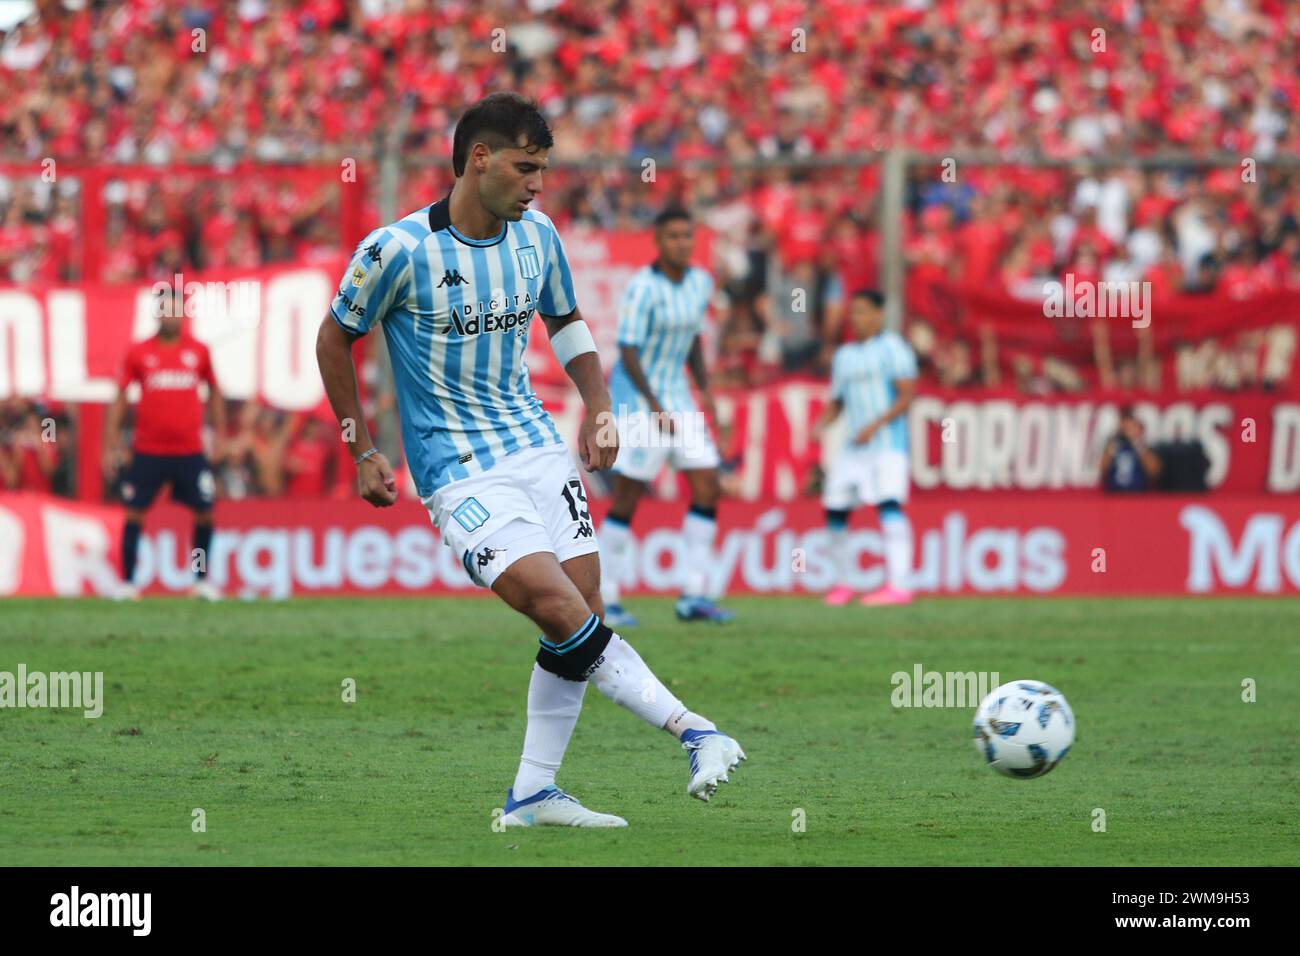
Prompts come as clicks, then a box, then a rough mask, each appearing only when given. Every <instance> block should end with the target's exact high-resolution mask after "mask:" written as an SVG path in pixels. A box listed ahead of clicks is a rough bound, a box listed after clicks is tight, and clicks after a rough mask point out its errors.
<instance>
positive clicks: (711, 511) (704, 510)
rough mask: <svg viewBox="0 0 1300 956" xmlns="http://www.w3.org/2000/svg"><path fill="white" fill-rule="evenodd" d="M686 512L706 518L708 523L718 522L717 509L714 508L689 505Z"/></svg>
mask: <svg viewBox="0 0 1300 956" xmlns="http://www.w3.org/2000/svg"><path fill="white" fill-rule="evenodd" d="M686 510H687V511H688V512H690V513H691V514H693V515H699V516H700V517H701V518H708V519H709V520H710V521H717V520H718V509H717V507H716V506H714V507H707V506H705V505H691V506H690V507H689V508H687V509H686Z"/></svg>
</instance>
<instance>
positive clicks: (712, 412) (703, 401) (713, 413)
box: [700, 392, 718, 431]
mask: <svg viewBox="0 0 1300 956" xmlns="http://www.w3.org/2000/svg"><path fill="white" fill-rule="evenodd" d="M700 405H702V406H703V408H702V409H701V410H702V411H703V412H704V417H705V418H706V419H708V422H709V424H710V425H712V426H713V428H714V430H715V431H716V430H717V427H718V405H717V402H715V401H714V400H713V395H712V394H711V393H709V392H705V393H704V394H703V395H701V396H700Z"/></svg>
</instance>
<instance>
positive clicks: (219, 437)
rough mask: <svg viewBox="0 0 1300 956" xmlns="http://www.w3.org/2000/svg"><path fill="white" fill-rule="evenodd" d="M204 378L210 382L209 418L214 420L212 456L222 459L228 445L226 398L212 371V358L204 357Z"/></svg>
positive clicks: (211, 420)
mask: <svg viewBox="0 0 1300 956" xmlns="http://www.w3.org/2000/svg"><path fill="white" fill-rule="evenodd" d="M204 378H205V380H206V381H207V383H208V420H209V421H210V422H212V457H213V458H215V459H218V460H219V459H221V457H222V456H223V455H224V453H225V446H226V399H225V396H224V395H222V394H221V388H220V386H218V385H217V376H216V374H215V373H214V372H213V371H212V358H211V356H205V358H204Z"/></svg>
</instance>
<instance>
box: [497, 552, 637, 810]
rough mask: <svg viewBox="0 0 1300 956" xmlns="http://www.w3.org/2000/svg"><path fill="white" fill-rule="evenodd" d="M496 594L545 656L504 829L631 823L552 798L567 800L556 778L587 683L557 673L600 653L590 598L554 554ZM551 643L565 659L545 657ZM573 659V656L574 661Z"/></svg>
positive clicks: (531, 688) (531, 559) (533, 560)
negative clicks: (536, 635)
mask: <svg viewBox="0 0 1300 956" xmlns="http://www.w3.org/2000/svg"><path fill="white" fill-rule="evenodd" d="M529 533H530V534H537V535H539V536H540V537H542V538H545V532H544V531H542V529H540V528H536V529H535V530H533V531H530V532H529ZM547 540H549V539H547ZM516 546H518V545H516ZM599 562H600V559H599V558H598V557H597V556H596V555H594V554H593V555H591V563H594V564H595V565H596V573H595V574H592V575H590V577H591V578H592V579H593V580H592V582H591V584H592V587H594V589H595V595H594V599H595V601H596V603H597V604H598V605H599V602H600V575H599ZM492 590H493V591H495V592H496V593H497V594H498V595H499V596H500V597H501V598H502V600H504V601H505V602H506V603H507V604H509V605H510V606H511V607H513V608H514V609H515V610H517V611H519V612H520V613H522V614H525V615H526V616H528V617H529V618H530V619H531V620H532V621H533V623H534V624H537V626H538V627H540V628H542V632H543V636H542V638H541V640H542V642H543V645H542V646H543V650H541V651H539V652H538V659H537V660H536V661H535V662H534V663H533V672H532V676H531V677H530V678H529V681H528V724H527V728H526V729H525V731H524V749H523V753H522V754H521V755H520V758H519V769H518V771H517V772H516V774H515V780H514V784H513V785H512V786H511V788H510V790H509V792H508V793H507V794H506V808H505V809H506V815H505V822H506V825H507V826H509V825H516V824H517V825H525V826H530V825H539V824H552V825H555V824H558V825H566V826H574V825H581V826H624V825H626V821H623V820H621V818H619V817H614V816H611V815H609V814H596V813H593V812H592V811H588V810H586V809H585V808H583V807H581V805H580V804H577V803H576V801H569V800H563V799H561V798H559V797H556V798H554V799H549V800H548V799H547V797H548V796H549V795H551V794H562V793H563V791H561V790H559V789H558V788H557V787H556V784H555V776H556V774H557V773H558V772H559V769H560V765H561V764H562V763H563V761H564V754H565V751H566V750H567V749H568V746H569V740H570V738H572V736H573V730H574V728H575V727H576V726H577V723H578V716H579V715H580V714H581V713H582V700H583V696H584V695H585V693H586V690H587V681H586V680H584V679H582V677H581V674H580V673H577V672H576V671H568V672H566V673H560V672H559V671H560V670H561V669H562V668H563V667H564V666H566V665H568V664H573V665H575V666H576V664H577V663H579V662H582V663H585V662H586V661H587V657H586V656H585V655H586V654H587V650H584V648H583V645H584V644H585V643H586V642H588V641H590V642H591V645H590V648H588V650H596V649H597V647H598V642H599V641H600V640H601V638H602V637H603V635H602V634H598V633H596V632H595V629H594V628H593V627H591V622H592V621H593V620H596V621H597V622H598V621H599V617H598V616H597V614H596V612H595V611H594V610H593V609H592V608H591V607H590V603H589V595H590V592H589V594H588V596H584V594H583V593H582V591H580V590H579V588H578V587H577V586H576V585H575V583H574V581H573V579H572V578H571V577H570V575H569V574H568V573H566V569H562V568H561V567H560V565H559V562H558V561H557V560H556V558H555V555H554V554H553V553H549V552H537V553H534V554H530V555H527V556H525V557H522V558H519V559H518V560H516V561H515V562H514V563H513V564H512V565H511V566H510V567H509V568H507V569H506V570H505V571H503V572H502V573H501V574H500V576H499V577H497V579H496V580H495V581H494V582H493V583H492ZM584 635H585V636H584ZM548 644H549V645H550V646H551V647H553V648H564V651H563V653H558V652H548V651H547V650H546V647H547V645H548ZM570 654H572V655H575V656H573V657H569V655H570ZM565 658H568V660H565Z"/></svg>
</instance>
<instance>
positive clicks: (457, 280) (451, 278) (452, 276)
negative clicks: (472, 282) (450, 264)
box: [434, 269, 469, 289]
mask: <svg viewBox="0 0 1300 956" xmlns="http://www.w3.org/2000/svg"><path fill="white" fill-rule="evenodd" d="M458 285H469V280H468V279H466V278H465V277H464V276H463V275H461V274H460V270H459V269H448V270H447V271H446V272H444V273H443V274H442V281H441V282H439V283H438V284H437V285H436V286H434V288H435V289H441V288H442V287H443V286H450V287H451V288H455V287H456V286H458Z"/></svg>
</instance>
